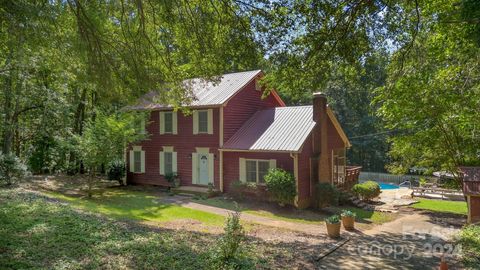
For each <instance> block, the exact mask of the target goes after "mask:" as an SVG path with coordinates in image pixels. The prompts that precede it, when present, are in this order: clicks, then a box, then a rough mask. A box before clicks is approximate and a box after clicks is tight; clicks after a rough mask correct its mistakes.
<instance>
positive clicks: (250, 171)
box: [240, 159, 275, 183]
mask: <svg viewBox="0 0 480 270" xmlns="http://www.w3.org/2000/svg"><path fill="white" fill-rule="evenodd" d="M244 164H245V165H244V166H245V167H244V170H245V176H244V177H243V179H244V180H245V181H247V182H252V183H264V182H265V180H264V179H263V178H264V177H265V175H266V174H267V173H268V170H269V169H270V168H275V160H254V159H247V160H245V163H244ZM240 170H243V169H242V168H240ZM240 174H242V172H240ZM241 178H242V176H241Z"/></svg>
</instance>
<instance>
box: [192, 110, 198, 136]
mask: <svg viewBox="0 0 480 270" xmlns="http://www.w3.org/2000/svg"><path fill="white" fill-rule="evenodd" d="M192 119H193V134H194V135H196V134H198V111H193V115H192Z"/></svg>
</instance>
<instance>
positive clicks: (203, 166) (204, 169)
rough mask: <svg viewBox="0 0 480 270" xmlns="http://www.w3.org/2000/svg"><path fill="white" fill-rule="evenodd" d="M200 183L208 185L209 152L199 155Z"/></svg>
mask: <svg viewBox="0 0 480 270" xmlns="http://www.w3.org/2000/svg"><path fill="white" fill-rule="evenodd" d="M198 183H199V184H200V185H208V183H209V177H208V154H199V155H198Z"/></svg>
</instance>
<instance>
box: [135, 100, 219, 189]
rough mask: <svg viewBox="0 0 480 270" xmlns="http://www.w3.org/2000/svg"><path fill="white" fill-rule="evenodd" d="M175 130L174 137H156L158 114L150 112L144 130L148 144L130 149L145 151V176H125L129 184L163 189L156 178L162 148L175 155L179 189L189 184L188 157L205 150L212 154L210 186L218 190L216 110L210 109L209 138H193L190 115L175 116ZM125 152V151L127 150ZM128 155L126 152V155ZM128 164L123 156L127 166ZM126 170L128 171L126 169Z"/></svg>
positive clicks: (162, 179)
mask: <svg viewBox="0 0 480 270" xmlns="http://www.w3.org/2000/svg"><path fill="white" fill-rule="evenodd" d="M177 117H178V118H177V119H178V120H177V121H178V122H177V127H178V128H177V130H178V134H176V135H172V134H163V135H160V123H159V122H160V115H159V111H152V112H151V114H150V122H149V123H148V124H147V125H146V130H147V132H148V133H149V134H150V137H149V139H148V140H145V141H142V142H140V143H136V144H133V145H140V146H142V150H143V151H145V173H143V174H137V173H135V174H134V173H130V172H129V173H128V174H127V179H128V181H129V183H136V184H151V185H166V184H167V182H166V181H165V179H164V177H163V176H161V175H160V161H159V153H160V151H163V148H162V147H163V146H173V148H174V151H175V152H177V170H178V174H179V175H180V179H181V184H182V185H191V184H192V158H191V154H192V153H194V152H196V147H209V148H210V153H213V154H215V161H214V184H215V186H216V187H219V154H218V144H219V109H218V108H213V134H197V135H193V122H192V115H189V116H184V115H183V113H181V112H177ZM130 149H131V148H129V149H128V150H130ZM127 154H128V152H127ZM128 161H129V159H128V156H127V162H128ZM127 168H129V167H128V166H127Z"/></svg>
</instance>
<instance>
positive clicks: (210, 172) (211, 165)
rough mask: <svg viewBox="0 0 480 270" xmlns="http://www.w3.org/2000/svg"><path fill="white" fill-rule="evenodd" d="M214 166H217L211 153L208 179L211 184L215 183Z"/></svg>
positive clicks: (209, 155)
mask: <svg viewBox="0 0 480 270" xmlns="http://www.w3.org/2000/svg"><path fill="white" fill-rule="evenodd" d="M214 165H215V160H214V156H213V154H211V153H209V154H208V179H209V181H210V183H212V184H213V183H214V182H215V181H214V177H215V175H214V169H213V168H214Z"/></svg>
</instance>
